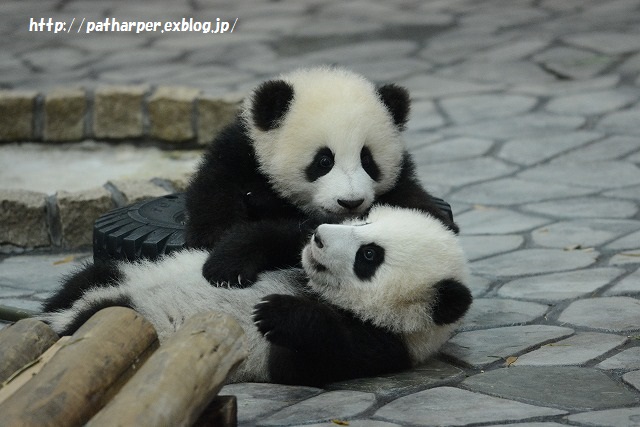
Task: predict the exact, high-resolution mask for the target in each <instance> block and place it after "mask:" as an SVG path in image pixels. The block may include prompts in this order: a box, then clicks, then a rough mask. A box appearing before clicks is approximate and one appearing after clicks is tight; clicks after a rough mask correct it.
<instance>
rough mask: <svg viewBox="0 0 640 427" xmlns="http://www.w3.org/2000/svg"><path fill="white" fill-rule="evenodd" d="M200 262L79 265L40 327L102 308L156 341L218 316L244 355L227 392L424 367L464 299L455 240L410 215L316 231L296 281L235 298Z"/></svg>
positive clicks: (71, 326) (183, 256)
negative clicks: (151, 332)
mask: <svg viewBox="0 0 640 427" xmlns="http://www.w3.org/2000/svg"><path fill="white" fill-rule="evenodd" d="M208 255H209V253H208V252H207V251H200V250H184V251H181V252H177V253H173V254H171V255H169V256H167V257H165V258H164V259H162V260H160V261H159V262H150V261H139V262H135V263H131V262H119V263H114V264H113V265H111V266H100V265H94V266H89V267H88V268H85V269H84V270H82V271H81V272H80V273H78V274H80V275H81V277H76V278H75V279H76V280H73V278H72V280H67V281H66V283H65V285H64V286H63V288H62V289H61V290H60V291H59V292H58V293H57V294H56V295H54V296H53V297H52V298H51V299H50V300H49V301H47V302H46V303H45V307H44V309H45V313H44V314H42V315H41V319H42V320H44V321H46V322H48V323H49V324H50V325H51V326H52V327H53V329H54V330H56V331H57V332H59V333H61V334H69V333H72V332H73V331H75V330H76V329H77V328H78V327H79V326H80V325H81V324H82V323H83V322H84V321H85V320H86V319H88V317H90V316H91V315H92V314H94V313H95V312H97V311H98V310H100V309H101V308H104V307H108V306H114V305H116V306H125V307H130V308H132V309H134V310H136V311H138V312H139V313H140V314H141V315H143V316H144V317H145V318H147V319H148V320H149V321H150V322H151V323H152V324H153V325H154V326H155V328H156V330H157V331H158V335H159V338H160V340H161V341H162V340H164V339H166V337H167V336H168V335H170V334H171V333H172V332H174V331H175V330H176V329H178V328H179V327H180V325H181V324H182V323H183V321H184V320H185V318H187V317H189V316H192V315H193V314H195V313H198V312H203V311H207V310H217V311H221V312H224V313H227V314H229V315H231V316H233V317H235V318H236V319H237V320H238V321H239V322H240V325H241V326H242V327H243V329H244V331H245V333H246V337H247V343H248V350H249V356H248V358H247V359H246V360H245V361H244V362H243V363H242V365H241V366H240V367H239V368H238V370H237V371H236V372H235V373H234V374H233V375H232V377H231V378H230V379H229V381H230V382H244V381H268V382H278V383H284V384H301V385H315V386H317V385H322V384H325V383H329V382H333V381H340V380H346V379H350V378H356V377H363V376H372V375H379V374H383V373H388V372H394V371H399V370H402V369H406V368H409V367H411V366H415V365H416V364H419V363H421V362H423V361H424V360H425V359H426V358H427V357H428V356H430V355H432V354H433V353H434V352H436V351H437V350H438V349H439V348H440V346H441V345H442V344H443V343H444V342H445V341H446V340H447V339H448V338H449V336H450V335H451V333H452V332H453V330H454V329H455V328H456V326H457V325H458V324H459V322H460V320H461V318H462V316H463V315H464V314H465V312H466V311H467V309H468V307H469V305H470V304H471V300H472V298H471V294H470V292H469V290H468V289H467V287H466V286H465V285H464V283H465V282H466V280H467V274H468V273H467V265H466V260H465V257H464V254H463V252H462V250H461V248H460V246H459V242H458V240H457V237H456V235H455V234H454V232H452V231H451V230H449V229H448V228H447V227H446V226H445V225H444V224H443V223H442V222H441V221H439V220H437V219H435V218H434V217H432V216H430V215H428V214H426V213H424V212H420V211H417V210H410V209H401V208H395V207H389V206H376V207H374V208H373V209H372V210H371V211H370V212H369V214H368V215H367V216H366V217H364V218H360V219H351V220H347V221H345V222H343V223H341V224H323V225H320V226H319V227H318V228H317V229H316V230H315V233H314V234H313V235H312V237H311V238H310V240H309V242H308V243H307V245H306V246H305V247H304V249H303V251H302V265H303V267H304V270H301V269H295V268H291V269H284V270H278V271H268V272H264V273H262V274H261V275H260V276H259V277H258V280H257V281H256V283H255V284H254V285H253V286H251V287H247V288H244V289H229V288H224V287H213V286H211V285H210V284H209V282H208V281H207V280H206V279H205V278H204V277H203V276H202V273H201V271H202V265H203V263H204V262H205V261H206V259H207V257H208ZM92 268H93V269H96V270H100V271H99V272H98V271H96V272H92V271H91V269H92ZM105 269H110V271H108V272H107V271H105ZM92 273H95V274H94V276H93V277H105V276H108V277H109V279H105V280H103V281H102V282H98V281H96V282H94V283H93V284H92V286H91V287H89V288H88V290H86V291H85V292H84V294H83V295H82V296H80V297H79V298H77V299H75V300H74V298H75V296H74V295H75V294H74V292H75V291H74V289H73V287H74V286H75V285H74V283H75V284H77V281H78V280H85V281H86V280H89V278H90V277H92V276H91V275H92ZM85 289H86V288H85ZM65 300H66V301H67V304H62V303H61V302H62V301H65Z"/></svg>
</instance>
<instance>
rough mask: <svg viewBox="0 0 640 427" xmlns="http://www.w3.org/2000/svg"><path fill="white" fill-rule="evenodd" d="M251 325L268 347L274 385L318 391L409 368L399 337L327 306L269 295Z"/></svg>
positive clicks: (408, 358)
mask: <svg viewBox="0 0 640 427" xmlns="http://www.w3.org/2000/svg"><path fill="white" fill-rule="evenodd" d="M254 321H255V323H256V326H257V327H258V329H259V330H260V332H261V333H262V334H263V335H264V336H265V338H266V339H267V340H268V341H269V342H271V343H272V346H271V348H270V352H269V374H270V376H271V381H273V382H276V383H281V384H295V385H308V386H316V387H317V386H322V385H324V384H327V383H331V382H335V381H343V380H348V379H353V378H360V377H368V376H374V375H381V374H385V373H391V372H397V371H401V370H404V369H408V368H410V367H411V359H410V357H409V352H408V350H407V348H406V346H405V344H404V342H403V341H402V339H401V338H400V337H399V336H397V335H395V334H393V333H391V332H389V331H386V330H384V329H382V328H379V327H376V326H374V325H373V324H371V323H369V322H363V321H362V320H360V319H358V318H356V317H355V316H354V315H353V313H350V312H348V311H344V310H341V309H339V308H337V307H333V306H331V305H328V304H327V303H326V302H319V301H317V300H312V299H308V298H303V297H297V296H291V295H268V296H267V297H265V298H264V299H263V300H262V302H261V303H259V304H258V305H256V308H255V311H254Z"/></svg>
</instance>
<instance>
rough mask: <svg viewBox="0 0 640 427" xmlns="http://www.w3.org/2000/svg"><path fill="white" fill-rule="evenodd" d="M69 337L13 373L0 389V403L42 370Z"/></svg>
mask: <svg viewBox="0 0 640 427" xmlns="http://www.w3.org/2000/svg"><path fill="white" fill-rule="evenodd" d="M69 339H71V337H62V338H60V339H59V340H58V341H57V342H56V343H55V344H54V345H52V346H51V347H49V348H48V349H47V351H45V352H44V353H42V355H40V357H38V358H37V359H36V360H34V361H32V362H29V363H27V364H26V365H24V366H23V367H22V368H20V369H19V370H17V371H16V372H14V373H13V375H11V376H10V377H9V378H8V379H7V380H6V381H5V382H4V383H2V388H0V403H2V402H4V401H5V400H7V399H8V398H9V396H11V395H12V394H13V393H15V392H16V390H18V389H19V388H20V387H22V386H23V385H25V384H26V383H27V382H28V381H30V380H31V379H32V378H33V377H34V376H35V375H36V374H37V373H38V372H40V371H41V370H42V367H43V366H44V365H46V364H47V363H48V362H49V360H51V358H52V357H53V355H54V354H56V353H57V352H58V350H60V349H61V348H62V347H63V346H64V345H65V344H66V343H67V341H69Z"/></svg>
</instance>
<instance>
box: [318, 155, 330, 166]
mask: <svg viewBox="0 0 640 427" xmlns="http://www.w3.org/2000/svg"><path fill="white" fill-rule="evenodd" d="M318 166H320V167H321V168H323V169H330V168H332V167H333V158H331V157H330V156H322V157H320V158H319V159H318Z"/></svg>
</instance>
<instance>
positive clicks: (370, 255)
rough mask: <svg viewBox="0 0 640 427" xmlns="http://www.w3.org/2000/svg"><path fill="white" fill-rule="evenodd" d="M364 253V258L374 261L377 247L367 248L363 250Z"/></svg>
mask: <svg viewBox="0 0 640 427" xmlns="http://www.w3.org/2000/svg"><path fill="white" fill-rule="evenodd" d="M362 255H363V256H364V259H366V260H367V261H373V260H374V259H376V251H375V249H372V248H366V249H364V250H363V251H362Z"/></svg>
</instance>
